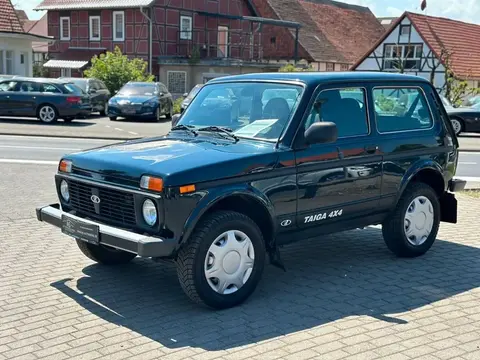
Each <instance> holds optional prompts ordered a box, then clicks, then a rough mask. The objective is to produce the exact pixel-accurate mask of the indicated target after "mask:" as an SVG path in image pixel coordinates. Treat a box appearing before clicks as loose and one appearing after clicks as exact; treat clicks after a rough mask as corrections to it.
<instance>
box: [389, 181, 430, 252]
mask: <svg viewBox="0 0 480 360" xmlns="http://www.w3.org/2000/svg"><path fill="white" fill-rule="evenodd" d="M439 226H440V202H439V200H438V195H437V193H436V192H435V190H433V189H432V188H431V187H430V186H428V185H427V184H424V183H412V184H410V185H409V186H408V188H407V189H406V190H405V192H404V193H403V195H402V197H401V198H400V200H399V201H398V204H397V207H396V208H395V210H394V212H393V213H392V214H391V215H390V216H389V217H388V218H387V220H386V221H385V222H384V223H383V226H382V232H383V238H384V240H385V243H386V245H387V247H388V248H389V249H390V250H391V251H392V252H393V253H394V254H395V255H397V256H401V257H415V256H420V255H423V254H425V253H426V252H427V251H428V250H429V249H430V247H431V246H432V245H433V243H434V241H435V239H436V237H437V233H438V228H439Z"/></svg>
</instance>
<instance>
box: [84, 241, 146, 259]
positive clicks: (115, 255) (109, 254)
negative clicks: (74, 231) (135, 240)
mask: <svg viewBox="0 0 480 360" xmlns="http://www.w3.org/2000/svg"><path fill="white" fill-rule="evenodd" d="M76 241H77V245H78V247H79V249H80V250H81V251H82V253H83V254H84V255H85V256H86V257H88V258H89V259H91V260H93V261H95V262H97V263H100V264H103V265H120V264H127V263H129V262H130V261H132V260H133V259H135V257H136V256H137V255H136V254H132V253H129V252H127V251H123V250H117V249H114V248H111V247H107V246H103V245H93V244H90V243H87V242H85V241H82V240H78V239H77V240H76Z"/></svg>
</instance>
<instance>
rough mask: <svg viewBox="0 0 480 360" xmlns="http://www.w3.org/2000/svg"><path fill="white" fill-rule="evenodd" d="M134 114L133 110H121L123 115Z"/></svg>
mask: <svg viewBox="0 0 480 360" xmlns="http://www.w3.org/2000/svg"><path fill="white" fill-rule="evenodd" d="M135 112H136V111H135V109H124V110H123V113H124V114H129V115H131V114H135Z"/></svg>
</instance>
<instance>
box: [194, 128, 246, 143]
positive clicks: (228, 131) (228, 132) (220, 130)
mask: <svg viewBox="0 0 480 360" xmlns="http://www.w3.org/2000/svg"><path fill="white" fill-rule="evenodd" d="M197 131H209V132H216V133H220V134H225V135H227V136H228V137H230V138H232V139H233V140H235V142H237V141H238V140H240V138H239V137H238V136H235V135H234V134H232V132H233V130H232V129H230V128H227V127H220V126H206V127H203V128H200V129H197Z"/></svg>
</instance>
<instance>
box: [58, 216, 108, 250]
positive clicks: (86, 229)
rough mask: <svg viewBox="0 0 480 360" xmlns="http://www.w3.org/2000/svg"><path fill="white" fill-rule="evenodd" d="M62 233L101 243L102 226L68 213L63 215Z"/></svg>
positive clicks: (95, 243)
mask: <svg viewBox="0 0 480 360" xmlns="http://www.w3.org/2000/svg"><path fill="white" fill-rule="evenodd" d="M62 233H64V234H66V235H68V236H71V237H73V238H75V239H80V240H83V241H86V242H89V243H91V244H94V245H98V244H99V243H100V228H99V226H98V225H94V224H90V223H87V222H84V221H81V220H77V219H74V218H72V217H70V216H68V215H62Z"/></svg>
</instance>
